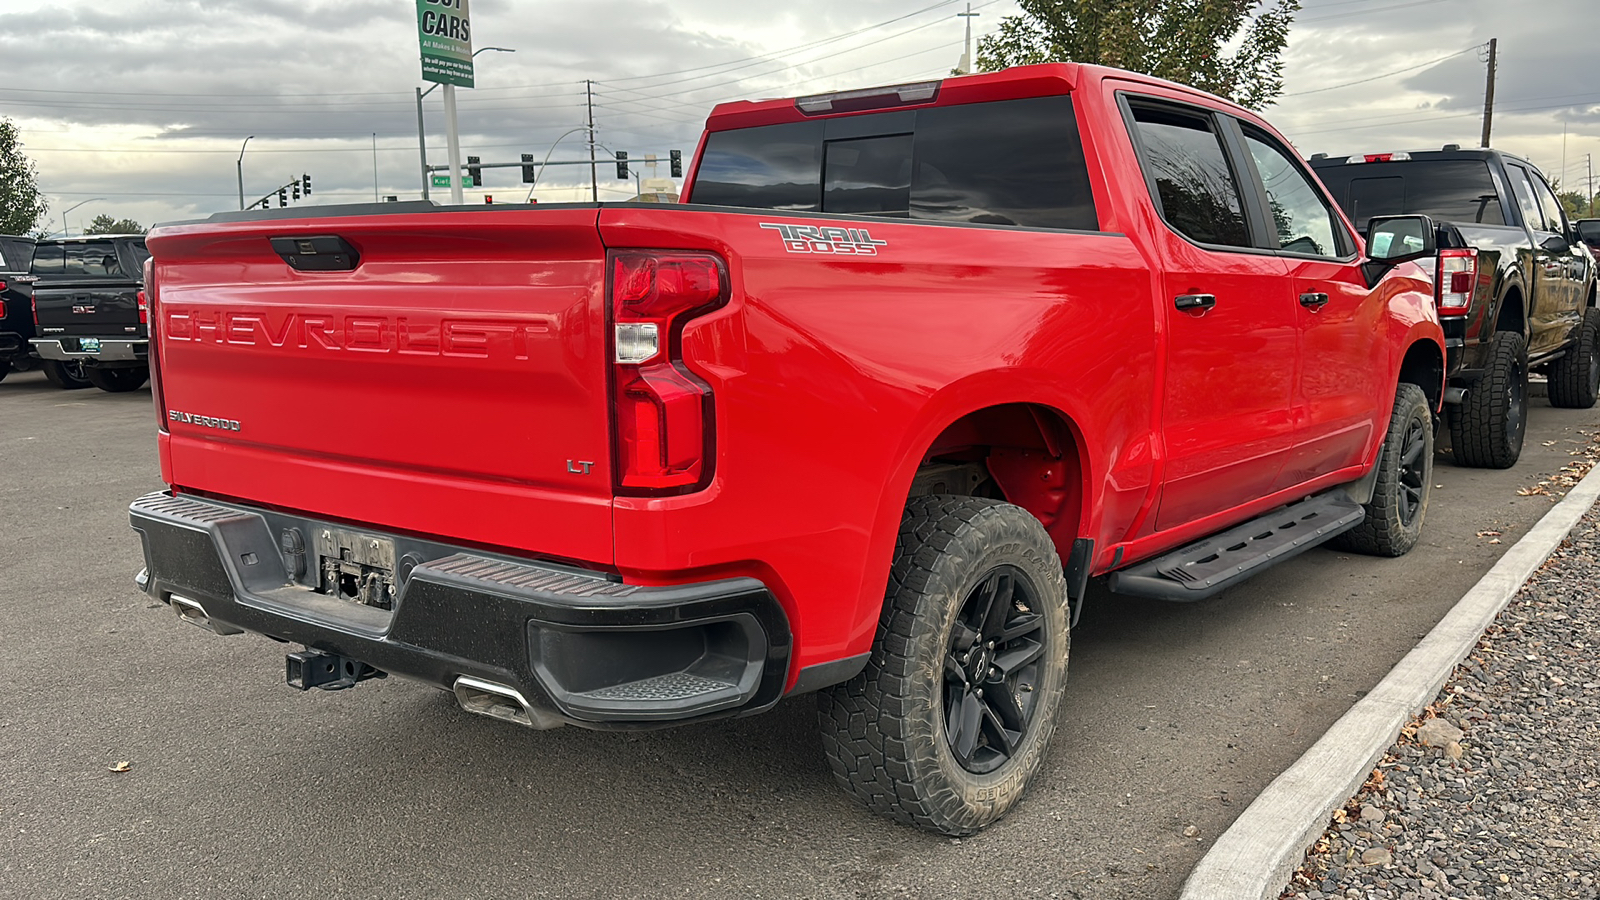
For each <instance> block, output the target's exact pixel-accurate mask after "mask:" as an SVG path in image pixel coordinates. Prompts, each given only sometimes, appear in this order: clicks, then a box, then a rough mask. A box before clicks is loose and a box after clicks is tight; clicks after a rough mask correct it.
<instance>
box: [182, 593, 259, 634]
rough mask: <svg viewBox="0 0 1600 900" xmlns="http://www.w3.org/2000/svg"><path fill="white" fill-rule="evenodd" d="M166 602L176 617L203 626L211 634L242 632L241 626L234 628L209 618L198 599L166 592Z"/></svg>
mask: <svg viewBox="0 0 1600 900" xmlns="http://www.w3.org/2000/svg"><path fill="white" fill-rule="evenodd" d="M167 603H168V604H169V605H171V607H172V611H173V612H175V613H177V614H178V618H180V619H182V620H183V621H185V622H188V623H189V624H190V625H194V626H196V627H199V628H204V629H205V630H207V631H209V632H211V633H212V634H244V629H243V628H235V627H234V626H232V625H228V624H225V623H223V622H218V621H217V620H215V619H213V618H211V616H210V615H209V614H207V613H206V608H205V607H204V606H201V605H200V601H199V600H193V599H191V598H189V597H184V596H181V595H179V594H168V595H167Z"/></svg>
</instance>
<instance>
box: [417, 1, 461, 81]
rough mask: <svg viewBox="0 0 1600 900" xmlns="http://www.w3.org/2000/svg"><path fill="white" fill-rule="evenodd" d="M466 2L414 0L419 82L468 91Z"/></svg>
mask: <svg viewBox="0 0 1600 900" xmlns="http://www.w3.org/2000/svg"><path fill="white" fill-rule="evenodd" d="M468 19H469V17H468V14H467V0H417V40H418V42H419V43H420V44H421V45H422V78H423V80H424V81H434V82H438V83H439V84H453V85H457V86H459V87H472V26H471V23H470V22H469V21H468Z"/></svg>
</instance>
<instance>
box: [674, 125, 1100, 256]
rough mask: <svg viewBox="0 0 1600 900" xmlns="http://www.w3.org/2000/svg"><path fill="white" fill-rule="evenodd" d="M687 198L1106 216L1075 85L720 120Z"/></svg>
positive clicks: (1042, 218)
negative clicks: (773, 120) (726, 127)
mask: <svg viewBox="0 0 1600 900" xmlns="http://www.w3.org/2000/svg"><path fill="white" fill-rule="evenodd" d="M689 199H690V200H691V201H692V202H694V203H703V204H709V205H713V206H736V207H746V208H755V209H771V210H778V211H785V212H799V213H804V212H820V213H837V214H843V215H867V216H885V217H891V218H901V219H910V220H915V221H929V222H947V223H964V224H977V225H1010V226H1017V227H1023V228H1049V229H1071V230H1079V231H1096V230H1099V227H1100V223H1099V216H1098V214H1097V213H1096V210H1095V205H1094V198H1093V195H1092V193H1091V191H1090V187H1089V176H1088V171H1087V168H1086V166H1085V164H1084V158H1083V146H1082V144H1081V142H1080V140H1079V137H1078V127H1077V120H1076V118H1075V116H1074V114H1073V108H1072V98H1071V97H1069V96H1053V97H1036V98H1028V99H1021V100H1001V101H994V102H988V103H971V104H959V105H954V106H946V107H940V106H930V107H925V108H922V109H915V110H904V109H902V110H894V111H886V112H880V113H867V114H862V115H856V116H841V117H835V118H828V119H818V120H815V121H808V122H793V123H785V124H779V125H763V126H756V127H752V128H742V129H736V130H731V131H719V132H713V133H712V134H710V135H708V136H707V138H706V145H705V150H704V151H703V152H702V154H701V159H700V164H699V167H698V169H697V171H696V174H695V181H694V185H693V188H692V190H691V192H690V194H689Z"/></svg>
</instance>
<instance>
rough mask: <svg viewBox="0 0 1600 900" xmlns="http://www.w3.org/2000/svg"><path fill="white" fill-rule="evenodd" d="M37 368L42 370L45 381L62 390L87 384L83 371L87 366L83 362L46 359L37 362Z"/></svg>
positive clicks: (74, 389)
mask: <svg viewBox="0 0 1600 900" xmlns="http://www.w3.org/2000/svg"><path fill="white" fill-rule="evenodd" d="M39 368H41V369H43V370H44V377H45V380H46V381H49V382H50V383H51V384H53V385H55V386H56V387H58V388H61V389H62V390H63V391H76V390H80V389H82V388H86V387H88V386H89V379H88V378H85V377H84V372H83V370H84V369H85V368H87V367H86V366H85V365H84V364H83V363H69V362H62V361H61V360H59V359H47V360H45V361H44V362H42V363H40V364H39Z"/></svg>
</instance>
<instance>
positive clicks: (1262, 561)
mask: <svg viewBox="0 0 1600 900" xmlns="http://www.w3.org/2000/svg"><path fill="white" fill-rule="evenodd" d="M1365 516H1366V513H1365V511H1364V510H1363V509H1362V507H1361V504H1359V503H1356V502H1355V501H1353V500H1351V499H1350V498H1349V497H1348V496H1347V495H1346V494H1345V492H1344V491H1343V490H1337V491H1332V492H1330V493H1326V494H1319V495H1317V496H1314V497H1308V498H1306V499H1305V500H1301V501H1299V502H1296V503H1291V504H1289V505H1288V506H1280V507H1278V508H1277V509H1274V510H1272V511H1270V512H1268V513H1266V514H1264V515H1261V516H1258V517H1256V518H1254V519H1251V520H1250V521H1248V522H1246V523H1244V524H1243V525H1237V526H1234V527H1233V528H1230V529H1228V530H1227V531H1224V532H1222V533H1220V534H1214V535H1212V536H1210V537H1207V538H1203V539H1201V540H1198V541H1195V542H1194V543H1192V544H1188V545H1186V546H1183V547H1179V548H1178V549H1176V550H1173V551H1171V552H1170V553H1167V554H1166V555H1164V556H1158V557H1156V558H1155V559H1152V560H1147V561H1145V562H1142V563H1139V564H1138V565H1134V566H1129V567H1128V568H1126V569H1123V570H1121V571H1119V572H1114V573H1112V575H1111V578H1110V583H1109V586H1110V588H1111V591H1112V592H1113V593H1117V594H1124V595H1127V596H1130V597H1149V598H1151V599H1154V600H1172V601H1176V602H1180V603H1187V602H1192V601H1195V600H1204V599H1205V598H1207V597H1210V596H1213V595H1215V594H1217V593H1220V592H1221V591H1223V590H1225V589H1226V588H1229V587H1232V586H1233V585H1235V584H1237V583H1239V582H1241V581H1243V580H1245V579H1246V578H1249V577H1250V576H1252V575H1254V574H1256V573H1257V572H1259V571H1261V570H1262V569H1264V568H1266V567H1268V566H1271V565H1274V564H1277V563H1280V562H1283V561H1284V560H1286V559H1291V558H1293V557H1295V556H1297V555H1299V554H1301V553H1303V552H1305V551H1307V550H1309V549H1311V548H1312V547H1315V546H1317V545H1318V544H1320V543H1322V542H1324V541H1326V540H1328V539H1330V538H1332V537H1335V536H1336V535H1339V534H1342V533H1344V532H1346V531H1349V530H1350V529H1352V528H1354V527H1356V526H1357V525H1360V524H1361V520H1362V519H1363V518H1365Z"/></svg>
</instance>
